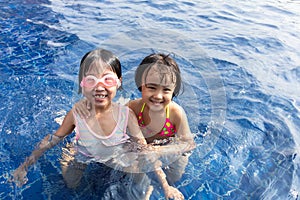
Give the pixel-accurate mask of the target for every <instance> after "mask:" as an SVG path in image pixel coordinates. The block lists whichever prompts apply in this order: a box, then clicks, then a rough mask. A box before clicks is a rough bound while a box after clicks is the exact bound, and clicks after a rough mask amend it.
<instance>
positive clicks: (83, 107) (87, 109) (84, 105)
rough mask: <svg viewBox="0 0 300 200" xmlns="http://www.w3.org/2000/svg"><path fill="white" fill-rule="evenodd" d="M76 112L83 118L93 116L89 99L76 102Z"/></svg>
mask: <svg viewBox="0 0 300 200" xmlns="http://www.w3.org/2000/svg"><path fill="white" fill-rule="evenodd" d="M74 108H75V112H76V113H78V114H79V116H80V117H81V118H83V119H86V118H89V117H90V116H91V109H92V105H91V103H90V102H89V101H88V100H87V99H82V100H80V101H78V102H77V103H75V105H74Z"/></svg>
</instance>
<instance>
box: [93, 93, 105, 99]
mask: <svg viewBox="0 0 300 200" xmlns="http://www.w3.org/2000/svg"><path fill="white" fill-rule="evenodd" d="M95 97H96V98H101V99H103V98H105V95H100V94H97V95H95Z"/></svg>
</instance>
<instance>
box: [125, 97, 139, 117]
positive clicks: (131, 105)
mask: <svg viewBox="0 0 300 200" xmlns="http://www.w3.org/2000/svg"><path fill="white" fill-rule="evenodd" d="M142 105H143V102H142V99H135V100H130V101H129V102H128V103H127V106H128V107H129V108H130V109H131V110H133V112H134V113H135V114H136V115H138V113H139V112H140V111H141V108H142Z"/></svg>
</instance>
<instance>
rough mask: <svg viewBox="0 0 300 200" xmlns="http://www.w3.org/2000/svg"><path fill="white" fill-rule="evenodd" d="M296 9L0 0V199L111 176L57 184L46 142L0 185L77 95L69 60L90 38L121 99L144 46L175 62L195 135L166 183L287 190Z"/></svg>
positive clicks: (53, 154)
mask: <svg viewBox="0 0 300 200" xmlns="http://www.w3.org/2000/svg"><path fill="white" fill-rule="evenodd" d="M299 9H300V4H299V3H298V2H297V1H264V2H260V1H247V2H243V3H242V2H239V1H234V0H230V1H226V2H221V1H220V2H207V1H201V0H199V1H193V2H188V1H176V2H173V1H164V2H161V1H132V2H125V1H124V2H123V1H113V2H110V1H96V0H88V1H80V0H78V1H77V0H73V1H67V0H63V1H57V0H53V1H47V0H41V1H34V0H31V1H29V0H26V1H20V0H14V1H7V0H2V1H1V2H0V13H1V14H0V18H1V29H0V31H1V34H0V37H1V40H0V55H1V56H0V72H1V76H0V81H1V82H0V85H1V88H2V90H1V93H0V95H1V98H0V102H1V103H0V116H1V118H0V130H1V139H0V158H1V163H0V169H1V176H0V180H1V185H0V199H62V198H67V199H97V198H98V197H100V196H101V191H103V188H102V187H105V186H107V185H109V184H110V183H113V180H110V181H108V182H107V180H105V179H102V176H101V175H102V174H101V173H99V171H97V166H95V167H94V168H93V166H92V167H91V169H90V171H89V172H90V173H89V174H87V175H86V177H85V182H84V184H85V187H83V188H81V190H80V191H70V190H68V189H66V187H65V185H64V183H63V180H62V177H61V172H60V167H59V163H58V159H59V153H60V151H61V148H58V147H57V148H54V149H52V150H50V151H49V152H48V153H47V154H46V155H45V156H44V157H42V158H41V159H40V160H39V162H38V163H37V164H36V166H35V167H34V169H32V170H31V171H30V173H29V174H28V178H29V181H28V183H27V185H25V186H24V187H23V188H16V187H15V186H14V185H13V184H11V183H8V182H7V178H8V177H9V174H10V173H11V171H12V170H13V169H15V168H16V167H17V166H18V165H19V164H20V163H21V162H22V161H23V160H24V158H25V156H27V155H29V154H30V152H31V151H32V148H33V146H34V144H36V143H37V142H38V141H39V140H40V139H41V138H43V137H44V136H45V135H46V134H48V133H51V132H53V131H54V130H56V128H57V127H58V123H56V121H59V119H60V118H61V117H62V116H63V115H64V114H65V113H66V112H67V111H68V110H69V109H70V108H71V107H72V105H73V103H74V102H75V101H76V100H77V99H78V98H79V97H78V96H77V95H76V89H77V88H76V87H77V84H76V77H77V72H78V67H79V61H80V58H81V57H82V55H83V54H84V53H86V52H87V51H89V50H91V49H93V48H95V47H98V46H103V47H108V48H109V49H110V50H112V51H113V52H116V53H117V55H118V56H119V57H120V59H121V61H122V63H123V67H124V76H125V77H124V80H126V81H127V82H125V83H124V85H127V88H125V89H124V91H123V92H122V93H120V94H119V95H123V96H124V97H130V98H135V97H136V96H137V95H139V93H138V92H137V91H135V88H134V87H133V86H132V84H131V81H132V80H131V79H129V78H128V79H127V78H126V77H131V75H132V73H133V71H134V67H135V66H136V65H137V64H138V63H139V61H140V60H141V58H143V57H144V56H145V55H146V54H148V53H149V52H151V51H157V50H161V51H167V52H170V53H173V54H174V55H175V58H176V60H178V62H179V64H180V67H181V69H182V71H183V75H184V81H185V91H184V93H183V94H182V96H181V97H179V98H178V99H176V101H178V102H179V103H180V104H181V105H182V106H183V107H184V108H185V109H186V111H187V114H188V117H189V121H190V125H191V129H192V131H193V132H194V133H195V134H196V141H197V144H198V146H197V149H196V150H195V151H194V152H193V154H192V156H191V159H190V163H189V165H188V167H187V169H186V173H185V175H184V177H183V178H182V180H181V181H180V182H179V183H178V184H177V185H176V186H177V187H178V188H179V189H180V190H181V191H182V192H183V194H184V195H185V197H186V199H299V193H300V191H299V188H300V180H299V178H300V171H299V163H300V161H299V142H300V138H299V129H300V95H299V88H300V66H299V63H300V56H299V54H300V53H299V51H298V49H299V47H300V38H299V32H300V31H299V29H298V27H299V23H300V22H299V21H300V16H299V14H298V12H297V11H298V10H299ZM142 10H143V11H142ZM131 91H133V92H131ZM62 146H63V144H61V145H60V147H62ZM99 185H101V186H102V187H99ZM152 199H163V196H162V192H161V191H160V190H155V191H154V193H153V196H152Z"/></svg>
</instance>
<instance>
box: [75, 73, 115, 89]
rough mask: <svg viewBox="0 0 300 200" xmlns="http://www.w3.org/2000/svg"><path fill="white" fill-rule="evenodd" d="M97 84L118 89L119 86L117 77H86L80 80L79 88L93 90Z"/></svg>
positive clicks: (110, 75)
mask: <svg viewBox="0 0 300 200" xmlns="http://www.w3.org/2000/svg"><path fill="white" fill-rule="evenodd" d="M98 83H102V84H103V85H104V86H105V87H113V86H117V87H119V86H120V85H121V83H120V80H119V79H118V77H117V76H115V75H112V74H107V75H105V76H103V77H102V78H97V77H95V76H93V75H89V76H86V77H84V78H83V79H82V81H81V83H80V86H81V87H87V88H93V87H95V86H96V85H98Z"/></svg>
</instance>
